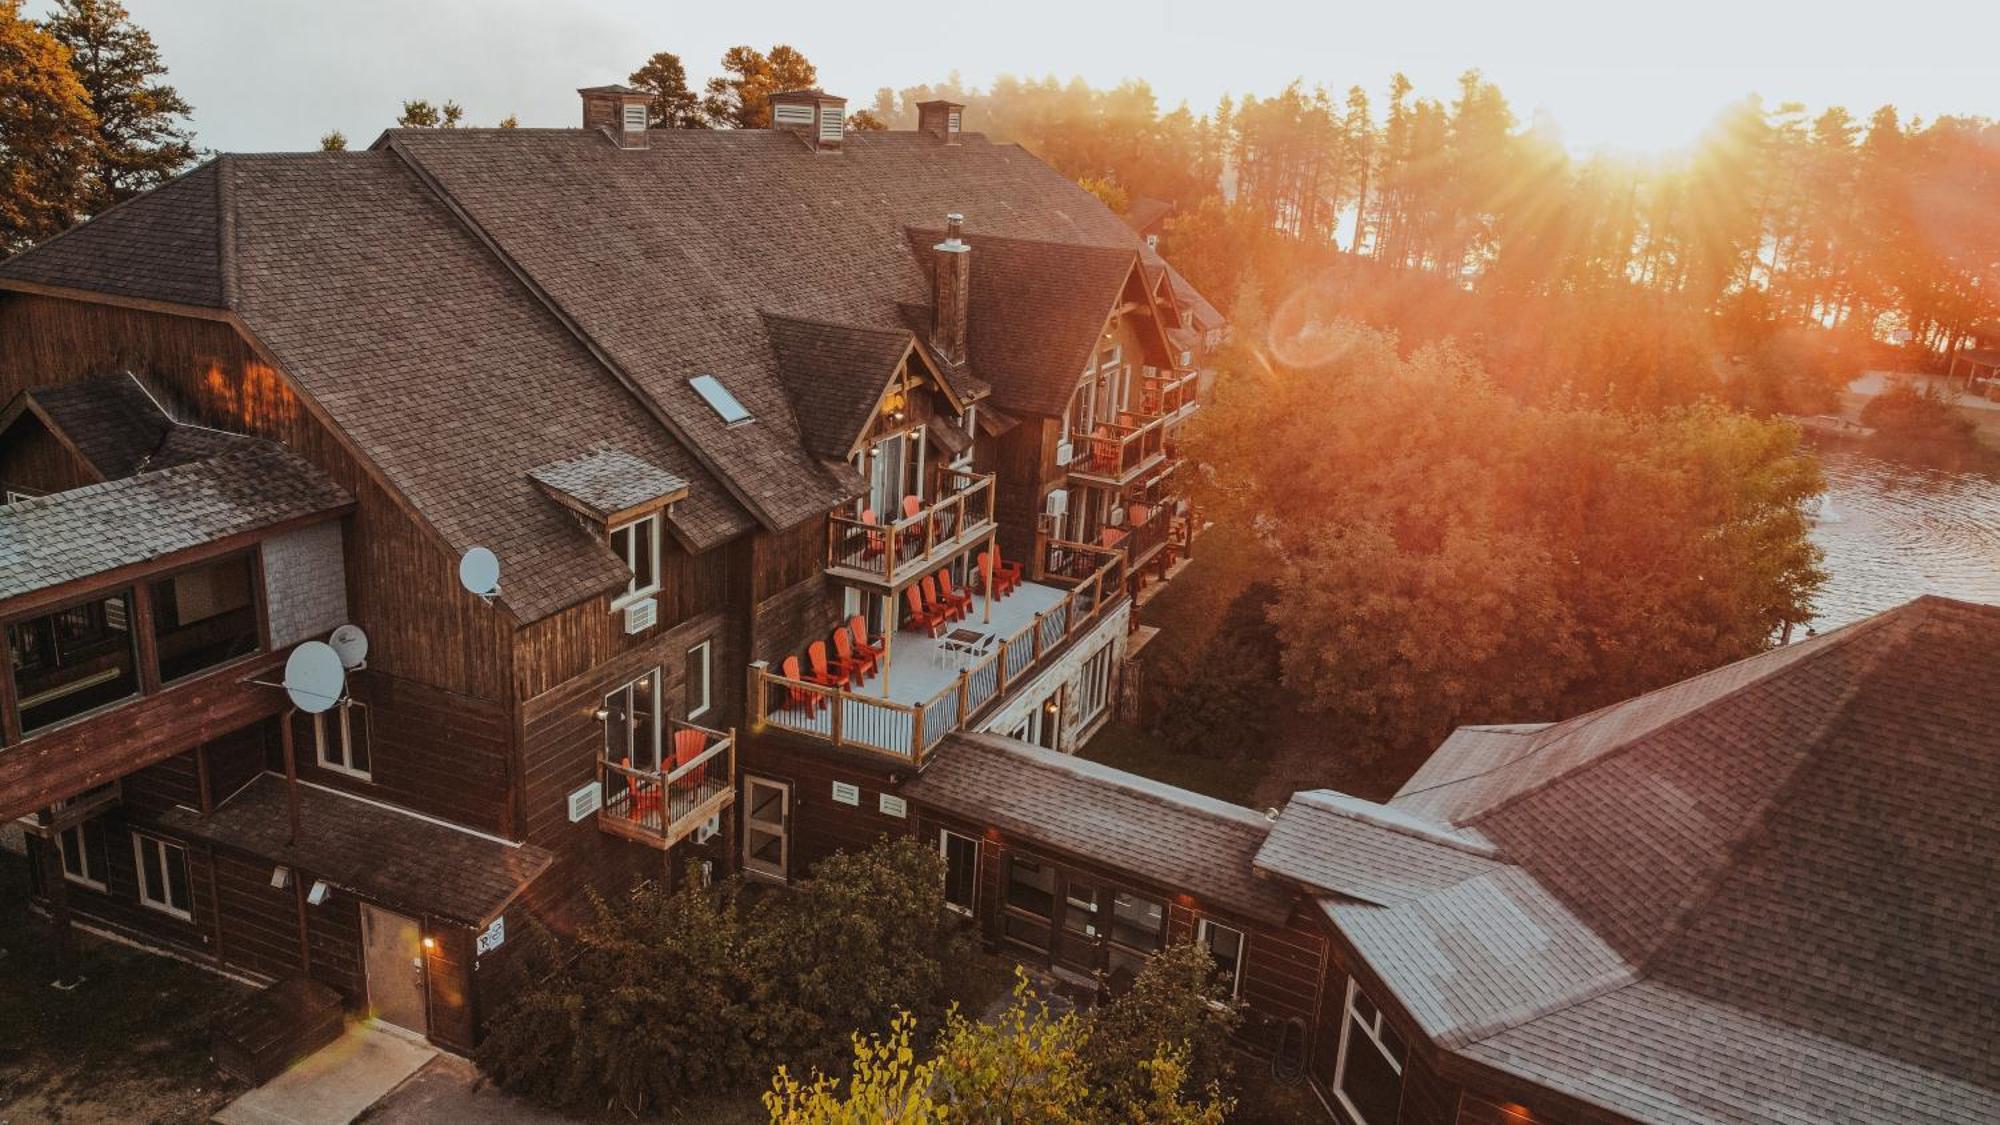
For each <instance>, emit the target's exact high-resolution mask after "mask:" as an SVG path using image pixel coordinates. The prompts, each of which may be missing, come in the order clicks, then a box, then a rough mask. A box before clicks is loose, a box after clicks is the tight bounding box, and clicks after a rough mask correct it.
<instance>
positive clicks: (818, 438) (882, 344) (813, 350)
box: [764, 315, 915, 460]
mask: <svg viewBox="0 0 2000 1125" xmlns="http://www.w3.org/2000/svg"><path fill="white" fill-rule="evenodd" d="M764 325H765V328H766V330H767V331H769V332H770V334H771V347H772V349H773V350H774V351H776V352H777V356H778V378H779V379H781V380H782V381H783V382H784V384H785V389H786V390H787V391H789V392H790V393H791V398H792V408H793V410H794V411H795V412H796V413H797V415H798V419H799V436H800V438H801V439H802V440H803V441H804V442H805V444H806V448H807V449H808V450H810V451H811V452H812V453H813V454H815V455H817V456H819V457H824V458H827V459H829V460H844V459H846V457H847V455H848V453H849V452H851V451H852V450H853V447H854V443H855V441H856V440H857V439H859V438H860V437H861V431H862V430H863V429H864V428H865V427H866V426H867V425H868V419H870V418H872V417H873V416H874V414H875V405H876V404H877V403H878V402H880V401H881V399H882V392H883V391H884V390H886V389H887V388H888V386H889V378H890V376H892V375H894V374H895V373H896V368H897V365H899V364H900V363H902V361H903V357H904V356H905V355H907V354H909V352H910V349H911V345H912V344H914V343H915V339H914V338H913V337H912V336H911V335H910V333H909V332H907V331H905V330H902V329H895V328H862V327H859V326H856V325H851V324H828V323H826V322H824V321H818V320H799V319H796V318H794V317H786V316H768V315H767V316H766V317H765V318H764Z"/></svg>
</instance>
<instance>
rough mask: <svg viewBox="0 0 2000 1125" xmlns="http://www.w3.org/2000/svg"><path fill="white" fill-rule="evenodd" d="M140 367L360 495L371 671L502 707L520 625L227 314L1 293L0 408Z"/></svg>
mask: <svg viewBox="0 0 2000 1125" xmlns="http://www.w3.org/2000/svg"><path fill="white" fill-rule="evenodd" d="M121 369H130V370H133V371H137V372H142V373H144V375H145V376H146V378H147V381H148V383H149V384H151V385H152V386H154V387H155V388H157V389H158V390H159V391H160V393H161V394H162V395H163V396H164V397H165V398H166V399H167V400H168V402H169V406H170V408H171V409H172V410H173V411H174V412H175V415H176V416H177V417H178V418H180V420H182V421H185V422H193V423H198V424H201V425H207V426H214V427H217V428H220V429H225V430H234V431H238V432H242V433H250V434H255V435H258V436H260V437H268V438H271V439H273V440H275V441H279V442H282V443H283V444H285V445H286V446H288V447H290V448H291V449H292V450H294V451H295V452H297V453H298V454H299V455H300V456H302V457H304V458H305V459H306V460H308V461H310V462H312V463H313V464H314V465H317V466H318V467H319V468H321V469H322V470H324V471H325V472H326V473H327V474H328V475H329V476H331V477H332V478H333V479H335V480H336V481H338V482H340V484H341V485H342V486H344V487H345V488H346V489H347V490H348V491H349V492H351V493H352V494H353V495H354V497H355V499H356V501H357V506H356V510H355V512H354V514H353V515H352V516H351V517H349V519H350V521H351V522H350V523H349V525H348V533H347V535H346V541H347V544H348V550H347V567H348V573H347V589H348V598H349V603H350V606H351V608H352V609H353V611H354V619H355V622H356V623H357V624H359V625H361V627H362V628H364V629H366V630H367V631H368V635H369V638H370V641H371V645H370V649H369V654H368V661H369V665H370V666H371V667H373V668H376V669H378V670H380V671H382V672H385V673H388V674H391V675H401V676H407V677H410V678H419V679H422V680H424V681H425V682H428V683H432V684H435V685H437V686H439V687H441V688H444V689H446V690H448V691H454V692H458V693H460V694H464V695H473V696H478V697H481V698H485V699H504V698H506V692H507V688H508V684H507V679H506V675H507V669H508V663H507V660H506V654H507V646H508V643H509V641H510V639H511V628H510V626H509V625H508V623H507V622H506V615H505V613H504V611H502V610H500V609H498V608H496V607H493V606H489V605H486V604H485V603H483V602H481V601H480V600H479V599H478V598H475V597H473V596H472V595H470V594H468V593H466V592H465V591H464V590H463V589H462V588H461V587H460V586H459V584H458V575H457V559H456V558H455V557H453V555H452V553H451V552H450V551H448V550H447V549H446V548H445V547H444V545H443V544H442V543H440V542H438V540H437V539H436V537H435V536H434V535H432V534H431V533H430V532H428V531H426V530H425V529H424V528H423V527H422V526H421V525H420V524H419V523H418V521H417V518H416V516H415V515H414V513H413V512H412V511H411V510H410V509H409V508H408V507H406V506H405V505H404V504H403V503H402V502H401V501H400V500H399V499H398V498H396V497H395V496H394V495H392V494H391V493H390V492H389V491H388V490H387V489H386V488H385V487H383V485H382V483H381V481H380V480H379V478H378V476H377V474H376V472H375V470H374V469H373V467H372V466H370V465H367V464H365V463H364V462H362V461H360V460H358V459H357V458H356V456H355V454H354V453H353V452H352V451H351V450H350V449H349V447H348V446H347V445H346V444H345V443H344V441H343V439H341V438H340V437H339V436H337V435H336V434H334V433H333V432H332V431H331V430H330V429H329V428H328V427H327V426H326V425H324V424H322V422H321V421H320V420H319V419H318V418H317V417H316V416H315V415H314V414H313V413H312V412H311V410H310V409H308V407H307V405H306V404H305V403H304V402H303V401H302V400H301V399H300V398H299V397H298V396H297V395H296V394H294V393H293V391H292V388H291V384H290V383H289V382H288V381H287V380H286V379H285V377H284V376H283V375H282V374H280V373H279V371H278V370H277V369H275V368H274V367H272V366H271V365H270V364H269V363H267V362H266V361H265V359H264V357H263V356H262V355H260V353H259V352H258V350H257V349H256V348H255V347H253V346H252V345H251V344H250V343H249V342H248V341H246V340H245V339H244V338H243V337H242V336H240V335H239V334H238V333H237V332H236V330H235V328H233V327H232V326H230V325H229V324H227V323H225V322H223V321H221V320H206V319H199V318H196V317H191V316H175V315H171V314H168V313H162V312H153V311H148V310H143V309H136V308H126V307H121V306H114V305H101V304H92V303H88V302H83V301H73V300H67V299H63V298H58V297H46V296H38V295H28V294H18V293H4V294H0V402H4V401H6V400H7V399H10V398H12V397H13V395H14V394H15V392H17V391H20V390H22V389H24V388H26V387H29V386H41V385H46V384H49V383H54V382H61V381H64V380H67V379H74V378H84V377H88V376H93V375H101V374H104V373H106V372H109V371H118V370H121Z"/></svg>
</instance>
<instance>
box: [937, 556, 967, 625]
mask: <svg viewBox="0 0 2000 1125" xmlns="http://www.w3.org/2000/svg"><path fill="white" fill-rule="evenodd" d="M937 580H938V597H939V598H941V599H943V600H944V601H945V602H947V603H948V604H950V605H951V606H952V608H953V610H954V611H955V612H957V614H958V615H959V616H960V617H964V616H966V615H967V614H969V613H971V612H972V591H970V590H959V589H955V588H953V586H952V584H951V568H950V567H946V568H945V569H943V570H940V571H938V572H937Z"/></svg>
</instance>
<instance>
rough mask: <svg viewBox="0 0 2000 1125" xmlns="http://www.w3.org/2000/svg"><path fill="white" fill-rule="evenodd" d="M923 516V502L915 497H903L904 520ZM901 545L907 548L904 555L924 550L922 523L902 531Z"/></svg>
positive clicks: (914, 524)
mask: <svg viewBox="0 0 2000 1125" xmlns="http://www.w3.org/2000/svg"><path fill="white" fill-rule="evenodd" d="M923 514H924V502H923V500H921V499H919V498H918V497H915V496H905V497H903V518H904V519H906V520H913V519H916V518H917V517H918V516H921V515H923ZM903 545H904V546H905V547H906V548H907V550H906V551H905V552H904V553H905V554H909V553H912V552H916V551H921V550H923V549H924V525H923V523H921V522H919V523H913V524H911V525H910V526H909V527H906V528H904V529H903Z"/></svg>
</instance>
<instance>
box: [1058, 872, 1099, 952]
mask: <svg viewBox="0 0 2000 1125" xmlns="http://www.w3.org/2000/svg"><path fill="white" fill-rule="evenodd" d="M1065 874H1066V878H1065V879H1064V880H1063V894H1062V899H1061V906H1062V925H1061V926H1059V927H1057V929H1056V951H1055V961H1056V964H1057V965H1058V966H1060V967H1062V968H1065V969H1069V970H1071V971H1073V972H1077V973H1085V974H1088V973H1094V972H1096V971H1097V970H1098V968H1100V967H1101V966H1102V965H1103V962H1104V918H1103V916H1104V914H1105V905H1106V903H1107V902H1109V900H1110V897H1111V896H1110V893H1109V892H1108V891H1107V890H1106V889H1105V888H1104V887H1103V886H1101V885H1099V884H1098V882H1097V881H1096V880H1095V879H1091V878H1088V877H1086V876H1083V875H1079V874H1077V873H1075V872H1066V873H1065Z"/></svg>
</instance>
